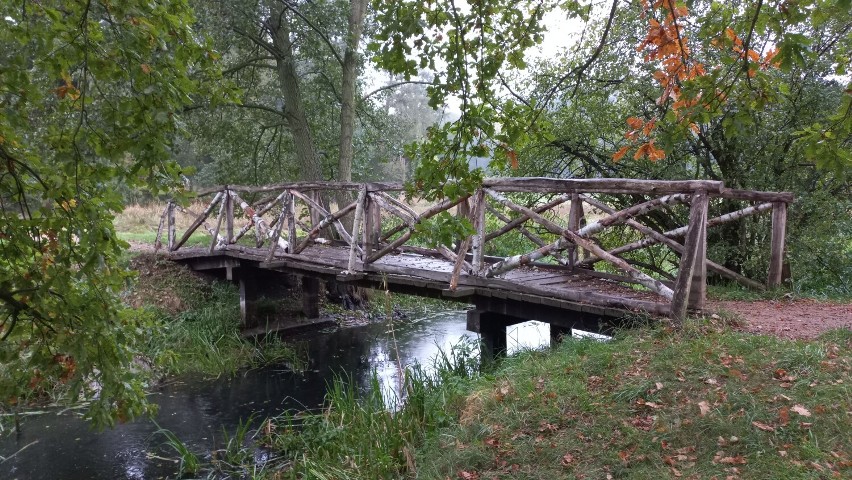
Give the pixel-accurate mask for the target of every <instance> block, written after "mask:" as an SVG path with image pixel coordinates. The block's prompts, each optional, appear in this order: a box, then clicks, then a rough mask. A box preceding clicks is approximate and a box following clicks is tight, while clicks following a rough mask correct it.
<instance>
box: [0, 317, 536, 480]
mask: <svg viewBox="0 0 852 480" xmlns="http://www.w3.org/2000/svg"><path fill="white" fill-rule="evenodd" d="M465 325H466V317H465V312H464V311H449V312H432V313H424V314H422V315H419V316H416V317H412V318H409V319H406V320H403V321H397V322H395V323H394V324H393V328H390V324H389V323H387V322H382V323H375V324H370V325H365V326H359V327H351V328H344V329H338V330H335V331H333V332H330V333H317V334H312V335H310V336H308V337H305V338H304V341H305V342H306V344H307V349H308V354H309V359H310V360H309V362H310V365H309V368H308V369H307V370H306V371H305V372H303V373H293V372H292V371H289V370H287V369H286V368H285V367H284V366H275V365H272V366H268V367H265V368H261V369H253V370H248V371H245V372H243V373H241V374H239V375H237V376H235V377H233V378H218V379H202V378H192V377H178V378H173V379H170V380H169V381H168V382H166V383H165V384H164V385H163V386H161V387H159V388H158V389H157V390H156V391H154V392H152V393H151V396H152V398H151V399H152V401H154V402H155V403H157V404H158V405H159V412H158V414H157V417H156V422H157V424H159V426H160V427H162V428H165V429H168V430H171V431H172V432H174V433H175V435H177V437H178V438H180V439H181V440H182V441H183V442H185V443H186V445H187V446H188V447H189V449H190V450H191V451H193V452H195V453H197V454H199V456H200V457H201V456H202V455H201V454H204V453H206V452H209V451H211V450H212V449H214V448H216V447H217V446H219V445H221V439H222V438H223V436H224V435H223V429H224V430H225V431H227V432H229V433H232V432H233V431H234V430H235V429H236V427H237V425H238V424H239V422H240V421H241V420H246V419H248V418H249V417H250V416H252V415H253V416H254V418H255V419H264V418H266V417H269V416H274V415H277V414H280V413H282V412H284V411H287V410H291V411H292V410H306V409H313V408H316V407H319V406H321V405H322V403H323V397H324V395H325V391H326V386H327V384H328V383H329V382H331V380H332V379H333V378H334V376H335V375H337V374H341V373H346V374H348V375H349V377H350V378H352V379H353V381H355V382H357V383H358V385H359V387H361V388H366V386H367V385H368V384H369V382H370V378H371V375H372V371H373V370H375V371H376V373H377V375H378V377H379V380H380V382H381V384H382V388H383V389H384V390H385V391H386V392H393V391H394V389H395V388H396V385H398V383H399V382H398V381H399V378H398V375H399V372H398V368H397V362H396V354H395V353H394V352H395V351H398V352H399V357H400V359H399V360H400V362H401V364H402V365H409V364H412V363H414V362H419V363H421V364H424V365H428V364H429V363H430V359H431V358H433V357H435V355H436V354H438V352H439V349H442V350H444V351H447V350H448V349H449V347H450V346H451V345H453V344H457V343H459V342H461V341H464V338H463V337H468V338H470V339H476V338H477V335H476V334H475V333H470V332H468V331H467V330H466V329H465ZM507 337H508V350H509V353H512V352H514V351H517V350H519V349H522V348H537V347H540V346H542V345H548V344H549V342H550V331H549V326H548V325H547V324H543V323H539V322H526V323H523V324H519V325H515V326H512V327H509V328H508V329H507ZM394 343H395V344H396V349H395V348H394ZM256 424H259V422H256ZM157 430H158V427H157V425H155V424H154V422H152V421H151V420H150V419H147V418H145V419H139V420H137V421H135V422H131V423H126V424H121V425H117V426H116V427H115V428H113V429H108V430H105V431H101V432H96V431H93V430H91V429H90V428H89V425H88V424H87V423H86V422H85V421H83V420H82V418H81V417H80V412H78V411H74V410H67V409H54V410H48V411H46V412H45V413H42V414H38V415H27V416H26V417H25V418H23V419H22V428H21V432H20V433H19V435H14V434H12V435H10V436H6V437H2V438H0V479H4V480H5V479H9V480H56V479H62V480H77V479H79V480H83V479H86V480H97V479H104V480H106V479H109V480H113V479H133V480H136V479H159V478H175V477H176V473H177V464H176V462H174V461H171V460H169V458H174V457H175V454H174V452H173V451H171V450H169V449H168V448H166V447H164V442H165V437H164V436H162V435H156V434H155V432H156V431H157ZM4 458H5V459H6V460H5V461H4V460H3V459H4Z"/></svg>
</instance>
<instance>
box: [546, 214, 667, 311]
mask: <svg viewBox="0 0 852 480" xmlns="http://www.w3.org/2000/svg"><path fill="white" fill-rule="evenodd" d="M563 234H564V235H565V237H566V238H567V239H568V240H570V241H572V242H574V243H575V244H577V245H578V246H580V247H583V248H585V249H586V250H588V251H590V252H592V253H593V254H595V255H597V256H598V257H600V258H603V259H604V260H606V261H607V262H609V263H611V264H613V265H615V266H616V267H618V268H619V269H621V270H622V271H624V272H625V273H626V274H627V275H628V276H629V277H630V278H633V279H634V280H636V282H637V283H639V284H640V285H642V286H644V287H647V288H648V289H649V290H651V291H652V292H655V293H657V294H659V295H660V296H662V297H664V298H666V299H667V300H671V299H672V296H673V293H674V292H673V291H672V289H671V288H669V287H667V286H665V285H664V284H663V282H661V281H659V280H656V279H654V278H651V277H649V276H648V275H646V274H644V273H642V272H641V271H639V270H637V269H636V268H634V267H632V266H631V265H630V264H629V263H627V262H625V261H624V260H623V259H621V258H618V257H616V256H614V255H611V254H610V253H608V252H607V251H606V250H604V249H603V248H601V247H599V246H597V244H595V243H594V242H592V241H591V240H588V239H586V238H583V237H581V236H580V234H578V233H574V232H572V231H571V230H565V231H564V232H563Z"/></svg>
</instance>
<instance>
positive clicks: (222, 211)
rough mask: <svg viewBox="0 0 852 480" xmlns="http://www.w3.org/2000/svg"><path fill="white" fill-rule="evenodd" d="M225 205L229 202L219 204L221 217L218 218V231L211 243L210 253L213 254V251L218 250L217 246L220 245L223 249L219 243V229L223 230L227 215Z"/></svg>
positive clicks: (216, 230) (215, 231)
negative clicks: (225, 215)
mask: <svg viewBox="0 0 852 480" xmlns="http://www.w3.org/2000/svg"><path fill="white" fill-rule="evenodd" d="M225 203H227V202H220V203H219V215H218V217H217V218H216V229H215V230H214V231H213V235H211V237H213V239H212V240H211V241H210V250H209V251H208V253H213V250H215V249H216V246H217V245H219V247H220V248H221V247H222V245H221V244H220V243H219V229H221V228H222V216H223V215H224V214H225Z"/></svg>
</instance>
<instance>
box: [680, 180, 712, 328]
mask: <svg viewBox="0 0 852 480" xmlns="http://www.w3.org/2000/svg"><path fill="white" fill-rule="evenodd" d="M707 206H708V197H707V193H706V192H699V193H697V194H695V195H693V197H692V206H691V208H690V210H689V231H688V232H687V234H686V242H685V243H684V252H683V255H682V256H681V257H680V268H679V269H678V276H677V279H676V280H675V286H674V292H675V294H674V296H673V298H672V310H671V315H672V320H674V321H675V322H676V323H682V322H683V321H684V320H685V319H686V309H687V306H688V303H689V295H690V290H691V288H692V281H693V279H694V270H695V265H696V263H699V258H698V256H699V255H700V253H701V252H700V251H699V250H700V247H701V244H702V243H703V242H704V240H703V239H702V237H703V236H706V235H707V230H706V228H707Z"/></svg>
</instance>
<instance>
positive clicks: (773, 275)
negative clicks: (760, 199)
mask: <svg viewBox="0 0 852 480" xmlns="http://www.w3.org/2000/svg"><path fill="white" fill-rule="evenodd" d="M786 234H787V204H786V203H784V202H775V203H773V204H772V238H771V240H770V253H769V275H768V278H767V280H766V286H767V287H769V288H776V287H779V286H781V272H782V270H783V267H784V238H785V236H786Z"/></svg>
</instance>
